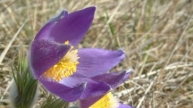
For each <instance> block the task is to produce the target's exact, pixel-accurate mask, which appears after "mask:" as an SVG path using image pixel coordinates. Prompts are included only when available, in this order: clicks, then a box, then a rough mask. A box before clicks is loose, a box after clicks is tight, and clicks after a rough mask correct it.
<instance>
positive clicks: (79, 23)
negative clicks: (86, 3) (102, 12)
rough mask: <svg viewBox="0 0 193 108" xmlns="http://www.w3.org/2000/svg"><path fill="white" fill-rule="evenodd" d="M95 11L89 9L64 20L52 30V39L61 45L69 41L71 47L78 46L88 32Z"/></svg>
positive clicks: (74, 13)
mask: <svg viewBox="0 0 193 108" xmlns="http://www.w3.org/2000/svg"><path fill="white" fill-rule="evenodd" d="M95 9H96V7H88V8H85V9H83V10H80V11H76V12H73V13H70V14H69V15H68V16H66V17H64V18H62V19H61V20H59V21H58V22H57V23H56V24H55V25H54V27H53V28H52V30H51V32H50V36H52V37H51V38H54V40H55V41H56V42H59V43H64V42H65V41H67V40H68V41H69V42H70V44H71V45H73V46H76V45H77V44H78V43H79V42H80V41H81V40H82V38H83V37H84V35H85V34H86V32H87V31H88V29H89V27H90V25H91V23H92V20H93V17H94V12H95Z"/></svg>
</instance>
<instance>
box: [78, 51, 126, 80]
mask: <svg viewBox="0 0 193 108" xmlns="http://www.w3.org/2000/svg"><path fill="white" fill-rule="evenodd" d="M78 56H79V57H80V58H79V60H78V61H79V64H78V68H77V73H78V74H81V75H83V76H85V77H93V76H96V75H100V74H103V73H105V72H107V71H109V70H110V69H112V68H113V67H114V66H116V65H117V64H118V63H119V62H120V61H121V60H122V59H123V58H125V54H124V52H123V51H121V50H116V51H109V50H103V49H94V48H92V49H89V48H87V49H79V51H78Z"/></svg>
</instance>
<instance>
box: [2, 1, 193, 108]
mask: <svg viewBox="0 0 193 108" xmlns="http://www.w3.org/2000/svg"><path fill="white" fill-rule="evenodd" d="M93 5H95V6H97V11H96V13H95V18H94V21H93V24H92V26H91V28H90V29H89V32H88V33H87V34H86V36H85V38H84V39H83V40H82V42H81V44H79V45H78V47H79V48H81V47H83V48H86V47H97V48H103V49H111V50H116V49H122V50H124V51H125V53H126V55H127V56H126V59H125V60H123V62H121V63H120V64H119V65H118V66H117V67H115V68H114V69H113V70H117V71H121V70H128V69H132V74H131V76H130V77H129V78H128V80H127V81H126V82H124V84H122V85H120V87H119V88H117V89H116V90H114V94H115V95H116V96H117V98H119V99H120V101H121V102H123V103H125V104H129V105H132V106H134V107H135V108H193V81H192V79H193V58H192V57H193V50H192V49H193V43H192V42H193V34H192V33H193V20H192V19H193V7H192V5H193V1H192V0H82V1H80V0H1V1H0V25H1V26H0V108H4V107H5V108H9V105H10V102H9V99H8V94H9V90H8V89H9V85H10V82H11V79H12V69H11V66H13V64H14V60H15V59H16V58H17V55H18V53H19V52H24V53H27V52H28V50H29V45H30V42H31V41H32V40H33V38H34V37H35V35H36V33H37V32H38V31H39V29H40V28H41V27H42V26H43V25H44V24H45V23H46V22H47V21H48V20H49V19H50V18H52V17H53V16H54V15H57V13H59V12H60V11H61V10H63V9H67V10H68V11H69V12H73V11H75V10H79V9H82V8H85V7H88V6H93ZM17 32H18V33H17ZM42 98H43V97H42Z"/></svg>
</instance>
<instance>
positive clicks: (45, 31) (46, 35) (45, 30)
mask: <svg viewBox="0 0 193 108" xmlns="http://www.w3.org/2000/svg"><path fill="white" fill-rule="evenodd" d="M67 15H68V12H67V11H66V10H63V11H62V12H61V13H60V14H59V15H58V16H56V17H55V18H53V19H51V20H50V21H49V22H47V23H46V24H45V25H44V26H43V27H42V28H41V30H40V31H39V32H38V34H37V35H36V37H35V39H34V40H40V39H46V40H52V38H51V37H50V31H51V29H52V27H53V26H54V24H55V23H56V22H57V21H58V20H60V19H61V18H63V17H65V16H67Z"/></svg>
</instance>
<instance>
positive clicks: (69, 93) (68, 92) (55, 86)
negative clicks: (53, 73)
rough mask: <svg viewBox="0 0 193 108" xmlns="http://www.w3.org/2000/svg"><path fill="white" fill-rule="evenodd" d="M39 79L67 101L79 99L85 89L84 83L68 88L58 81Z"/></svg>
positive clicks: (48, 88)
mask: <svg viewBox="0 0 193 108" xmlns="http://www.w3.org/2000/svg"><path fill="white" fill-rule="evenodd" d="M39 81H40V82H41V83H42V85H43V86H44V87H45V88H46V89H47V90H49V91H50V92H51V93H53V94H55V95H57V96H59V97H60V98H62V99H63V100H65V101H68V102H73V101H75V100H77V99H79V97H80V96H81V95H82V93H83V91H84V89H85V84H80V85H79V86H77V87H75V88H70V87H68V86H65V85H63V84H60V83H58V82H50V81H46V80H43V79H39Z"/></svg>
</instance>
